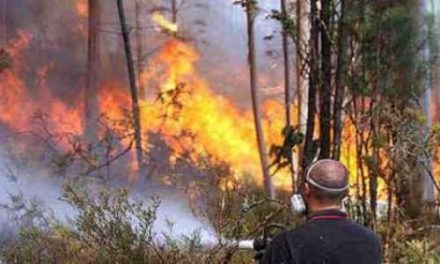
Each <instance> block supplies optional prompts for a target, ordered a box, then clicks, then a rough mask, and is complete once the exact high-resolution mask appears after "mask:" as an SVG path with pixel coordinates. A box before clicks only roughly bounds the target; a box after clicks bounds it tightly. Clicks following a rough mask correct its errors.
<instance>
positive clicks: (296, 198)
mask: <svg viewBox="0 0 440 264" xmlns="http://www.w3.org/2000/svg"><path fill="white" fill-rule="evenodd" d="M329 160H330V159H322V160H318V161H317V162H314V163H312V164H311V165H310V166H309V167H308V168H307V174H306V182H307V183H309V184H311V185H313V186H314V187H315V188H318V189H320V190H323V191H326V192H331V193H341V192H343V191H345V190H347V189H348V187H349V185H348V184H347V185H346V186H344V187H342V188H330V187H326V186H324V185H322V184H320V183H318V182H316V181H315V180H314V179H312V178H311V177H310V173H311V172H312V170H313V168H314V167H315V166H316V165H318V164H320V163H321V162H324V161H329ZM290 203H291V205H292V212H293V214H295V215H303V214H305V213H306V212H307V206H306V203H305V202H304V198H303V197H302V195H301V194H300V193H298V192H296V193H295V194H293V195H292V197H290Z"/></svg>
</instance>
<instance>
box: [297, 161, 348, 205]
mask: <svg viewBox="0 0 440 264" xmlns="http://www.w3.org/2000/svg"><path fill="white" fill-rule="evenodd" d="M347 189H348V170H347V168H346V167H345V166H344V165H343V164H342V163H340V162H339V161H336V160H330V159H325V160H320V161H317V162H315V163H313V164H312V165H310V166H309V168H308V169H307V170H306V184H305V186H304V190H303V196H304V198H305V200H306V203H307V205H308V207H309V210H310V211H317V210H320V209H324V208H330V207H338V208H339V207H340V205H341V201H342V199H343V198H344V197H345V195H346V194H347Z"/></svg>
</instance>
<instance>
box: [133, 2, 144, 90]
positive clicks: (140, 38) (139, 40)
mask: <svg viewBox="0 0 440 264" xmlns="http://www.w3.org/2000/svg"><path fill="white" fill-rule="evenodd" d="M135 9H136V11H135V12H136V53H137V54H136V59H137V63H136V69H137V83H138V86H139V93H140V97H141V98H142V97H144V96H145V92H146V91H145V84H144V83H143V82H142V78H141V75H142V71H143V69H144V65H145V60H144V49H143V44H144V34H142V33H143V31H142V14H141V13H142V10H143V9H142V5H141V1H139V0H137V1H136V3H135Z"/></svg>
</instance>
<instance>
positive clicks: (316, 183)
mask: <svg viewBox="0 0 440 264" xmlns="http://www.w3.org/2000/svg"><path fill="white" fill-rule="evenodd" d="M329 160H331V159H322V160H318V161H317V162H315V163H312V165H310V167H309V168H308V169H307V174H306V181H307V182H308V183H310V184H311V185H313V186H314V187H316V188H318V189H321V190H323V191H326V192H332V193H340V192H343V191H345V190H347V189H348V187H349V185H348V183H347V185H345V186H344V187H342V188H330V187H326V186H324V185H322V184H320V183H318V182H316V181H315V180H314V179H312V177H311V176H310V173H311V172H312V170H313V168H314V167H315V166H316V165H318V164H320V163H321V162H323V161H329ZM331 161H333V160H331Z"/></svg>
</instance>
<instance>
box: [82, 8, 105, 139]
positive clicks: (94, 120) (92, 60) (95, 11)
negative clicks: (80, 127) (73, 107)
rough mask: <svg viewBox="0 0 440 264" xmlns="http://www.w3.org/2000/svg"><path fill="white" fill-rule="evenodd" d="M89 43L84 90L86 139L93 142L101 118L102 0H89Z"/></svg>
mask: <svg viewBox="0 0 440 264" xmlns="http://www.w3.org/2000/svg"><path fill="white" fill-rule="evenodd" d="M88 9H89V11H88V13H89V14H88V17H89V21H88V23H89V25H88V43H87V76H86V85H85V87H84V88H85V91H84V97H85V98H84V100H85V116H86V129H85V138H86V141H87V142H89V143H91V142H93V141H95V140H96V139H97V127H98V118H99V102H98V91H99V88H100V83H101V78H100V74H99V70H100V67H101V61H100V57H101V56H100V45H101V43H100V36H99V30H98V26H99V24H100V21H101V3H100V0H89V2H88Z"/></svg>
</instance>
